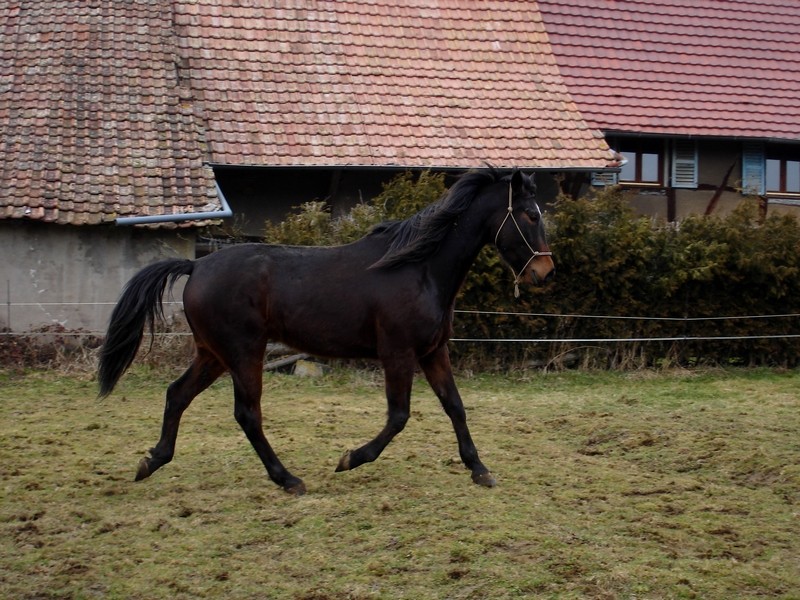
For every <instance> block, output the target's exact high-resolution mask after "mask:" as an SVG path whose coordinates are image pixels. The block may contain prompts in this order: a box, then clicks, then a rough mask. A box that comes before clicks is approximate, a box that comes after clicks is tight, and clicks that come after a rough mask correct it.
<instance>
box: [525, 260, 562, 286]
mask: <svg viewBox="0 0 800 600" xmlns="http://www.w3.org/2000/svg"><path fill="white" fill-rule="evenodd" d="M555 274H556V265H555V263H554V262H553V259H552V258H550V257H549V256H537V257H536V258H535V259H534V260H532V261H531V264H530V265H528V268H527V269H526V270H525V274H524V275H523V276H522V281H524V282H525V283H529V284H531V285H544V284H545V283H547V282H548V281H550V280H551V279H552V278H553V277H554V276H555Z"/></svg>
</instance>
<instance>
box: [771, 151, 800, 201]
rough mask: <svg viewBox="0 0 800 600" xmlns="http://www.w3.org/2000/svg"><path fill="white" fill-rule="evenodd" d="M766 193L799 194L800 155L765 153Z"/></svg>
mask: <svg viewBox="0 0 800 600" xmlns="http://www.w3.org/2000/svg"><path fill="white" fill-rule="evenodd" d="M766 173H767V183H766V185H767V193H768V194H800V156H797V157H796V158H794V160H793V159H792V157H787V156H785V155H784V156H780V155H776V154H772V153H769V152H768V153H767V161H766Z"/></svg>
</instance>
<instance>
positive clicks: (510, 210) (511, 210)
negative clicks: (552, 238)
mask: <svg viewBox="0 0 800 600" xmlns="http://www.w3.org/2000/svg"><path fill="white" fill-rule="evenodd" d="M512 196H513V194H512V190H511V182H510V181H509V182H508V212H506V216H505V218H504V219H503V222H502V223H500V227H499V228H498V230H497V233H496V234H494V245H495V247H497V240H498V238H499V237H500V232H501V231H502V230H503V227H505V224H506V221H508V219H509V217H510V218H511V222H512V223H514V227H516V228H517V231H518V232H519V235H520V237H521V238H522V241H523V242H525V245H526V246H527V247H528V250H530V251H531V257H530V258H529V259H528V262H526V263H525V265H524V266H523V267H522V270H521V271H520V272H519V275H517V273H516V271H514V267H512V266H511V264H510V263H509V265H508V267H509V268H510V269H511V274H512V275H514V298H519V283H520V281H522V275H523V274H524V273H525V269H527V268H528V265H529V264H531V261H533V259H534V258H536V257H537V256H553V253H552V252H539V251H538V250H534V249H533V248H532V247H531V245H530V244H529V243H528V240H527V239H526V238H525V235H524V234H523V233H522V229H520V226H519V223H517V219H516V217H514V207H513V206H512V204H511V199H512Z"/></svg>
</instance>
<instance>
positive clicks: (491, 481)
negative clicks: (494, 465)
mask: <svg viewBox="0 0 800 600" xmlns="http://www.w3.org/2000/svg"><path fill="white" fill-rule="evenodd" d="M472 481H474V482H475V483H477V484H478V485H482V486H483V487H488V488H492V487H494V486H496V485H497V479H495V478H494V475H492V474H491V473H489V471H486V472H485V473H473V474H472Z"/></svg>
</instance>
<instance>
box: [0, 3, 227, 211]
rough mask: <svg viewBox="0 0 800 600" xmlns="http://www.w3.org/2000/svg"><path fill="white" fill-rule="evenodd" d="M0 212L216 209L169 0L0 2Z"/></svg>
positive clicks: (218, 206) (215, 197)
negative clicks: (180, 72)
mask: <svg viewBox="0 0 800 600" xmlns="http://www.w3.org/2000/svg"><path fill="white" fill-rule="evenodd" d="M0 15H2V17H0V219H9V218H11V219H16V218H29V219H36V220H40V221H46V222H54V223H60V224H67V223H71V224H96V223H100V222H110V221H113V219H114V218H115V217H117V216H141V215H154V214H165V213H185V212H199V211H208V210H218V209H219V208H220V203H219V200H218V199H217V196H216V192H215V187H214V180H213V172H212V171H211V168H210V167H209V166H207V165H204V164H203V159H204V155H203V147H202V145H201V142H202V134H201V132H199V129H198V122H197V119H196V118H195V116H194V114H193V109H192V104H191V102H190V101H189V97H188V95H187V90H186V88H182V87H180V86H179V82H178V79H177V77H176V68H175V51H176V48H175V42H174V38H173V37H172V17H173V15H172V2H171V1H169V0H163V1H159V0H129V1H126V2H119V1H115V0H94V1H92V2H86V1H85V0H52V1H37V2H19V1H15V0H0Z"/></svg>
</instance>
